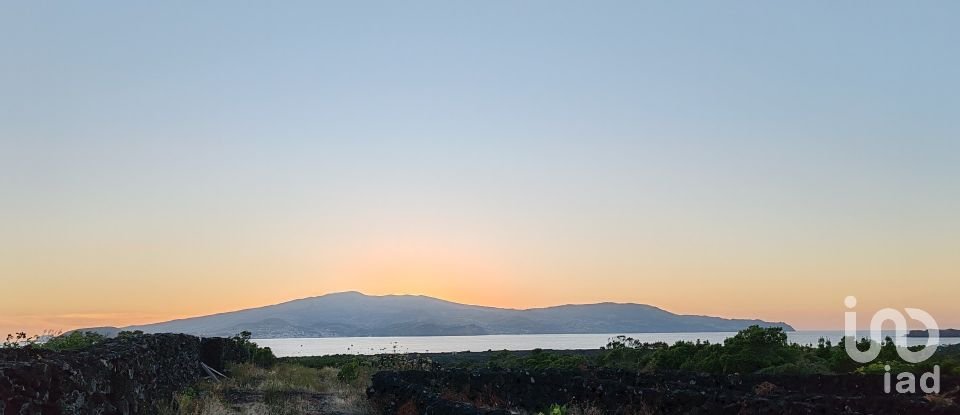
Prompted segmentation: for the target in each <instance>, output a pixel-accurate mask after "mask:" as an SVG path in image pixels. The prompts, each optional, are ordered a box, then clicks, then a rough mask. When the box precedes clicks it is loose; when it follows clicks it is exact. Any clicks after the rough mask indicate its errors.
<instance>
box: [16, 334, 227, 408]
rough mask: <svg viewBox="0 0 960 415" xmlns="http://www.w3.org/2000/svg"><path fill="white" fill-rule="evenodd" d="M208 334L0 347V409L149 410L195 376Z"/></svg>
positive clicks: (199, 369) (157, 335)
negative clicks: (75, 345) (62, 348)
mask: <svg viewBox="0 0 960 415" xmlns="http://www.w3.org/2000/svg"><path fill="white" fill-rule="evenodd" d="M214 340H215V339H205V340H201V339H200V338H198V337H193V336H187V335H179V334H155V335H141V336H133V337H129V338H118V339H111V340H107V341H105V342H103V343H101V344H98V345H95V346H92V347H90V348H88V349H84V350H80V351H68V352H54V351H50V350H44V349H41V348H35V347H25V348H22V349H9V350H0V415H32V414H43V415H46V414H83V415H98V414H124V415H126V414H151V413H154V412H156V410H157V403H158V402H162V401H163V400H166V399H170V398H171V397H172V395H173V393H174V392H175V391H177V390H180V389H182V388H185V387H187V386H190V385H192V384H194V383H196V382H197V381H198V380H199V379H200V377H201V376H202V369H201V368H200V362H201V349H202V347H203V346H205V345H206V343H208V342H212V341H214ZM218 345H219V344H217V345H214V346H208V347H207V348H206V349H207V350H208V353H216V350H213V349H215V348H216V347H217V346H218Z"/></svg>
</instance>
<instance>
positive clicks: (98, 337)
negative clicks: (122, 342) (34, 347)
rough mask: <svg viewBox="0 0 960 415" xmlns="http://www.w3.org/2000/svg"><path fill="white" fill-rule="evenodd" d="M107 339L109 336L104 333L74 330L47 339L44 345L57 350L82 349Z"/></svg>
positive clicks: (46, 347) (45, 347)
mask: <svg viewBox="0 0 960 415" xmlns="http://www.w3.org/2000/svg"><path fill="white" fill-rule="evenodd" d="M106 339H107V338H106V337H105V336H104V335H102V334H99V333H94V332H92V331H87V332H79V331H74V332H71V333H69V334H63V335H60V336H57V337H54V338H52V339H50V340H47V342H46V343H43V346H42V347H43V348H44V349H50V350H55V351H58V352H59V351H65V350H80V349H86V348H88V347H90V346H93V345H95V344H97V343H101V342H103V341H104V340H106Z"/></svg>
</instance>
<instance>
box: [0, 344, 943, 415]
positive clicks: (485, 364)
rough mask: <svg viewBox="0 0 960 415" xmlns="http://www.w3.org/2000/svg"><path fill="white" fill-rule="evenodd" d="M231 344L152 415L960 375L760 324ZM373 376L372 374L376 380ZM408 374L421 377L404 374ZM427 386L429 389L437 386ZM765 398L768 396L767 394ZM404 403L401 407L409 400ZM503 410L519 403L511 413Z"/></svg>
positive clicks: (939, 400)
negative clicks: (538, 338) (470, 339)
mask: <svg viewBox="0 0 960 415" xmlns="http://www.w3.org/2000/svg"><path fill="white" fill-rule="evenodd" d="M136 336H150V335H145V334H143V333H137V332H124V333H121V334H120V335H119V336H118V337H119V338H120V339H124V338H134V337H136ZM25 337H26V336H25V335H19V336H11V337H9V338H8V341H7V342H5V343H3V346H4V348H6V349H24V348H45V349H48V350H56V351H63V352H70V351H78V350H83V349H85V348H88V347H91V346H93V345H96V344H99V343H102V342H105V341H111V340H108V339H107V338H106V337H104V336H102V335H99V334H96V333H84V332H71V333H69V334H66V335H61V336H57V337H53V338H50V339H48V340H46V341H45V342H43V343H38V342H37V341H36V339H27V338H25ZM231 341H232V342H235V344H236V345H238V347H240V349H241V350H243V351H244V352H243V353H242V355H243V358H242V359H241V361H240V362H236V363H231V364H228V365H226V367H225V368H224V374H225V375H226V376H227V377H226V379H217V380H213V379H204V380H202V381H201V382H199V383H197V384H196V385H193V386H190V387H188V388H185V389H183V390H181V391H177V392H176V393H175V394H174V395H173V396H172V397H171V398H170V399H169V400H167V401H164V402H155V403H154V405H155V407H156V409H157V410H158V411H160V413H161V414H162V415H224V414H261V413H263V414H266V413H269V414H282V415H311V414H319V413H337V414H369V413H382V412H384V411H387V412H393V413H411V412H409V410H410V408H406V409H404V408H403V407H402V405H401V406H398V405H397V402H396V400H397V398H396V397H393V398H390V399H386V398H383V396H381V395H382V394H383V393H384V391H383V390H380V391H377V390H374V389H373V388H371V385H372V379H374V378H375V376H379V377H380V378H381V379H394V378H395V379H400V378H402V377H403V376H407V377H410V376H414V377H415V378H417V379H419V377H417V376H420V377H422V376H437V377H442V376H449V375H450V374H451V373H457V372H456V371H465V372H464V373H487V374H489V373H500V375H497V376H502V375H503V373H514V374H516V373H520V372H524V371H526V372H528V373H538V376H542V375H539V374H542V373H561V372H563V373H573V374H578V373H579V374H580V375H582V376H588V377H589V376H599V375H598V374H599V373H608V372H609V371H616V372H617V373H632V374H633V375H631V376H632V377H631V378H635V379H641V378H644V377H649V378H658V377H663V376H665V375H664V374H684V373H686V374H696V375H697V376H734V375H735V376H762V377H766V378H770V379H778V377H781V378H789V379H795V378H805V377H810V378H814V377H818V378H819V377H823V376H827V377H830V376H854V377H858V376H859V377H864V378H869V377H870V376H877V375H882V374H883V373H886V370H885V366H890V367H891V368H892V370H893V371H894V372H896V373H899V372H914V373H920V372H925V371H929V370H931V368H932V367H933V366H935V365H936V366H938V367H939V370H940V372H941V373H942V374H943V375H944V377H945V378H946V379H948V380H949V379H952V378H956V377H960V346H947V347H942V348H941V349H940V350H938V352H937V353H936V354H935V355H934V357H933V358H932V359H930V360H928V361H926V362H923V363H921V364H910V363H907V362H904V361H902V360H901V359H900V357H899V356H898V354H897V346H896V345H895V344H894V343H893V341H892V340H891V339H889V338H888V339H886V340H885V341H884V342H883V343H882V345H881V352H880V356H879V357H878V358H877V359H876V360H875V361H874V362H873V363H870V364H866V365H862V364H859V363H856V362H854V361H852V360H851V359H850V358H849V357H848V356H847V354H846V352H845V350H844V343H843V341H841V342H839V343H838V344H832V343H831V342H830V341H828V340H821V341H820V342H819V343H818V344H817V345H798V344H790V343H788V342H787V336H786V333H785V332H784V331H783V329H781V328H777V327H772V328H771V327H767V328H764V327H759V326H753V327H749V328H747V329H745V330H742V331H740V332H739V333H738V334H737V335H735V336H733V337H731V338H729V339H727V340H726V341H724V343H723V344H719V343H710V342H676V343H674V344H666V343H662V342H661V343H641V342H639V341H637V340H635V339H632V338H629V337H624V336H618V337H615V338H611V339H610V341H609V342H608V344H607V345H606V346H604V347H602V348H599V349H593V350H541V349H536V350H531V351H507V350H502V351H492V350H491V351H487V352H462V353H426V354H418V353H409V354H404V353H384V354H379V355H327V356H312V357H285V358H276V357H274V356H273V353H272V352H271V351H270V349H269V348H261V347H258V346H257V345H255V344H253V343H251V342H250V333H249V332H244V333H241V334H240V335H238V336H234V337H233V338H231ZM868 344H869V341H868V340H866V339H862V340H861V341H859V342H858V348H860V349H865V348H866V347H867V346H868ZM491 371H492V372H491ZM517 371H520V372H517ZM378 373H380V374H381V375H377V374H378ZM390 373H397V374H398V375H397V376H400V377H396V376H395V377H394V378H391V377H390V376H391V375H389V374H390ZM416 373H422V374H423V375H413V374H416ZM404 374H405V375H404ZM430 374H433V375H430ZM440 374H446V375H440ZM401 375H402V376H401ZM580 375H578V376H580ZM478 376H479V375H478ZM669 376H674V375H669ZM621 377H622V375H621ZM531 379H532V377H531ZM432 384H437V381H433V383H432ZM487 386H492V385H487ZM948 386H949V385H948ZM661 387H664V386H661ZM667 388H669V387H667ZM764 388H774V389H775V388H776V386H775V385H774V386H769V385H768V386H764ZM958 390H960V389H958ZM468 392H470V391H466V392H464V391H463V390H456V391H453V390H441V391H438V392H436V394H435V395H436V396H437V397H446V398H444V399H447V398H450V399H459V398H457V397H459V396H467V395H470V393H468ZM754 392H756V391H754ZM431 393H432V392H431ZM751 393H753V392H751ZM764 393H768V394H769V391H768V392H764ZM957 393H958V391H954V390H944V391H942V393H940V394H930V395H925V396H920V397H918V398H917V399H923V400H924V402H929V403H930V405H934V404H935V405H936V407H938V408H940V407H942V408H951V409H957V401H956V399H957V396H956V395H957ZM464 394H466V395H464ZM494 395H495V394H494ZM754 395H755V394H754ZM390 396H394V395H390ZM411 396H413V395H411ZM417 396H419V395H417ZM430 396H433V395H430ZM470 396H473V395H470ZM751 396H752V395H751ZM575 398H576V397H571V399H570V400H568V401H557V402H549V405H543V402H541V403H540V404H541V406H543V407H536V408H530V407H523V403H522V402H521V403H517V402H513V403H510V402H506V401H498V400H496V399H493V398H490V399H492V400H490V401H489V402H486V403H484V402H474V401H470V403H469V404H470V405H480V406H481V407H482V406H484V405H486V407H487V408H488V409H491V410H492V409H494V408H495V409H507V410H511V411H516V410H522V411H521V412H526V413H531V414H535V413H538V412H543V413H544V414H551V415H557V414H558V411H559V413H560V414H578V413H590V414H599V413H607V412H606V411H605V410H603V409H602V408H600V407H598V406H597V407H595V406H591V405H594V404H596V405H601V404H602V402H584V401H577V400H575ZM410 399H411V401H410V402H413V401H414V400H415V399H414V398H410ZM417 399H419V398H417ZM431 399H432V398H431ZM437 399H440V398H437ZM464 399H465V398H464ZM551 399H553V398H551ZM448 400H449V399H448ZM558 400H562V399H559V398H558ZM388 401H389V402H388ZM456 402H459V401H456ZM911 402H913V401H911ZM464 404H467V401H464ZM511 405H514V406H516V405H519V406H517V407H510V406H511ZM554 405H556V406H554ZM601 406H602V405H601ZM391 408H392V409H391ZM644 410H647V411H649V412H647V413H673V412H670V411H669V408H657V407H647V408H646V409H644ZM404 411H407V412H404ZM412 413H417V412H412ZM637 413H641V412H639V411H638V412H637Z"/></svg>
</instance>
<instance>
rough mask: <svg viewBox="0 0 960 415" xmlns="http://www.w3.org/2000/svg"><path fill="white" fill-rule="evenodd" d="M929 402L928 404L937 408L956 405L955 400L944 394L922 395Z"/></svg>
mask: <svg viewBox="0 0 960 415" xmlns="http://www.w3.org/2000/svg"><path fill="white" fill-rule="evenodd" d="M923 398H924V399H926V400H927V402H930V405H931V406H933V407H934V408H937V409H944V408H951V407H953V406H955V405H956V402H954V401H953V399H951V398H950V397H949V396H944V395H940V394H936V395H926V396H924V397H923Z"/></svg>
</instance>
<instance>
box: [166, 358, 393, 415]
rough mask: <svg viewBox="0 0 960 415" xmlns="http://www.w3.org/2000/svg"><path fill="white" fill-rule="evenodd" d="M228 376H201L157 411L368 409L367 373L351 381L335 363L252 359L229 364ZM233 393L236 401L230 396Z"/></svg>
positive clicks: (172, 414) (218, 413)
mask: <svg viewBox="0 0 960 415" xmlns="http://www.w3.org/2000/svg"><path fill="white" fill-rule="evenodd" d="M228 372H229V374H230V376H231V377H230V378H229V379H225V380H223V381H222V382H219V383H212V382H203V383H201V384H198V385H197V386H196V387H195V388H192V389H189V390H186V391H183V392H181V393H178V394H177V395H176V396H175V397H174V399H173V400H172V401H171V402H168V403H166V404H165V405H163V406H161V407H160V408H159V413H160V414H161V415H237V414H240V415H254V414H257V415H259V414H271V415H309V414H316V413H321V412H323V413H326V412H328V411H336V412H340V413H347V414H372V413H374V412H375V411H374V409H373V408H372V406H371V405H370V404H369V403H368V402H367V398H366V385H367V383H368V382H369V379H370V377H369V375H368V374H364V376H362V379H357V380H356V381H353V382H341V381H339V380H338V379H337V373H338V370H337V369H334V368H323V369H313V368H308V367H305V366H300V365H293V364H279V365H277V366H275V367H273V368H270V369H264V368H260V367H257V366H254V365H251V364H241V365H234V366H231V367H230V368H229V371H228ZM231 399H233V400H234V401H233V402H231Z"/></svg>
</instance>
